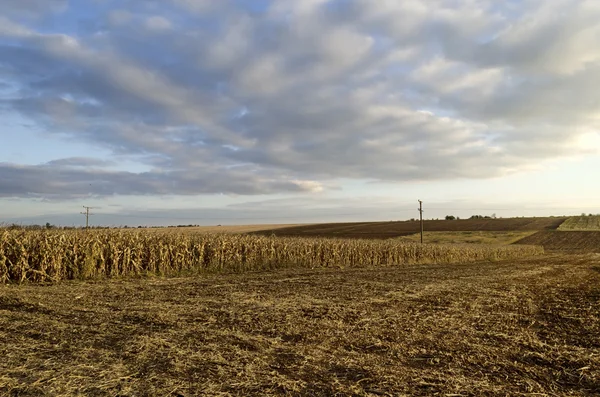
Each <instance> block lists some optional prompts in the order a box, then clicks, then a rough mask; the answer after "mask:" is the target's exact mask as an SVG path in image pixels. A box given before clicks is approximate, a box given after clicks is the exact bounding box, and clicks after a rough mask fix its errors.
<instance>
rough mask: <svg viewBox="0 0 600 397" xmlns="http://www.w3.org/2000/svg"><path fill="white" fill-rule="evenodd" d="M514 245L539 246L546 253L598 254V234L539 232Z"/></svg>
mask: <svg viewBox="0 0 600 397" xmlns="http://www.w3.org/2000/svg"><path fill="white" fill-rule="evenodd" d="M516 244H527V245H541V246H543V247H544V249H545V250H548V251H564V252H597V253H600V232H593V231H541V232H537V233H535V234H532V235H531V236H528V237H525V238H523V239H521V240H519V241H517V243H516Z"/></svg>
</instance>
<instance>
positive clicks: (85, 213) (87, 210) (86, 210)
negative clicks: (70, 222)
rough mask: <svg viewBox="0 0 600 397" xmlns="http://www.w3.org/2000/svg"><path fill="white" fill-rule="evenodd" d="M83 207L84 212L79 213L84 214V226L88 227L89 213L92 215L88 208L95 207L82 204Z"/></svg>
mask: <svg viewBox="0 0 600 397" xmlns="http://www.w3.org/2000/svg"><path fill="white" fill-rule="evenodd" d="M83 208H85V212H80V214H83V215H85V228H86V229H89V227H90V215H94V214H90V210H91V209H94V208H96V207H86V206H85V205H84V206H83Z"/></svg>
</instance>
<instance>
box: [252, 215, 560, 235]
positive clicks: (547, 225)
mask: <svg viewBox="0 0 600 397" xmlns="http://www.w3.org/2000/svg"><path fill="white" fill-rule="evenodd" d="M565 219H567V218H566V217H542V218H498V219H491V218H490V219H460V220H452V221H450V220H448V221H447V220H426V221H424V229H425V231H426V232H465V231H482V232H483V231H486V232H516V231H519V232H523V231H531V232H534V231H538V230H555V229H556V228H558V227H559V226H560V225H561V224H562V223H563V222H564V221H565ZM420 228H421V226H420V223H419V221H400V222H355V223H319V224H313V225H299V226H289V227H278V228H272V229H264V230H260V231H256V232H255V233H257V234H267V235H271V234H274V235H276V236H292V237H336V238H382V239H385V238H394V237H401V236H407V235H410V234H414V233H417V232H419V231H420V230H421V229H420Z"/></svg>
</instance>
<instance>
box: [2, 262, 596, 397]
mask: <svg viewBox="0 0 600 397" xmlns="http://www.w3.org/2000/svg"><path fill="white" fill-rule="evenodd" d="M598 335H600V255H596V254H586V255H570V256H569V255H562V254H556V255H550V256H546V257H541V258H535V259H524V260H519V261H512V262H509V261H506V262H485V263H475V264H464V265H443V266H441V265H415V266H403V267H396V268H385V269H381V268H378V269H344V270H339V269H336V270H332V269H322V270H306V269H304V270H290V269H287V270H281V271H275V272H256V273H245V274H220V275H217V274H215V275H205V276H197V277H190V278H174V279H138V280H110V281H108V280H107V281H96V282H65V283H61V284H54V285H34V284H30V285H20V286H19V285H4V286H0V357H1V358H2V359H1V360H0V395H6V396H253V395H256V396H280V395H281V396H283V395H288V396H446V397H449V396H598V395H600V338H599V337H598Z"/></svg>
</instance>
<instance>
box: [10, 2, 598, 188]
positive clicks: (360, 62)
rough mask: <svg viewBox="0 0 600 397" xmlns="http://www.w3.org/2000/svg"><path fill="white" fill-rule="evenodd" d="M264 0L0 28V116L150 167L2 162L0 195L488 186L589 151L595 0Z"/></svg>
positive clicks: (150, 6) (136, 8)
mask: <svg viewBox="0 0 600 397" xmlns="http://www.w3.org/2000/svg"><path fill="white" fill-rule="evenodd" d="M15 4H16V2H15ZM55 4H56V5H57V6H60V5H61V4H62V3H61V2H58V1H57V2H56V3H55ZM265 4H267V5H268V7H266V8H265V9H250V8H248V7H249V6H248V5H247V4H245V3H244V2H234V1H230V2H219V5H218V6H216V5H215V2H208V1H187V0H174V1H172V2H169V3H167V2H141V1H135V0H131V1H128V2H123V3H120V4H119V6H120V7H121V8H119V9H111V8H107V9H104V10H103V12H102V13H99V15H100V16H99V19H98V21H96V23H94V24H91V26H98V27H101V28H98V30H97V31H90V32H87V31H86V32H87V33H79V34H78V36H74V35H73V34H72V33H70V34H60V33H61V32H57V33H53V34H50V33H41V32H38V31H36V30H35V28H32V27H26V26H23V25H20V24H19V23H18V22H16V20H7V21H9V22H11V23H10V24H5V25H4V28H0V46H1V47H0V78H1V79H3V80H8V81H11V82H12V83H14V84H15V85H17V86H18V90H17V93H16V94H15V95H11V96H8V97H5V98H3V99H1V102H0V108H5V109H6V108H8V109H11V110H12V111H17V112H19V113H20V114H22V115H23V116H25V117H26V118H28V119H31V120H34V121H35V122H36V123H38V124H39V125H40V126H42V127H43V128H44V129H45V131H47V133H49V134H53V133H60V134H65V133H66V134H70V136H71V137H72V139H76V140H78V141H81V142H85V143H88V144H89V145H92V146H98V145H99V146H102V147H104V148H108V149H109V150H111V151H112V152H113V153H115V154H118V155H119V156H124V157H127V156H129V157H130V158H131V159H133V160H134V161H142V162H144V163H145V164H146V165H147V166H148V167H150V168H152V169H153V171H151V172H149V173H141V174H134V173H127V172H114V171H110V172H109V171H102V172H100V171H98V170H96V169H93V168H94V167H101V166H102V165H101V164H87V167H88V168H86V165H85V164H81V165H78V169H77V170H73V169H72V168H73V167H70V168H69V167H68V166H69V161H70V160H64V161H63V162H61V161H60V160H59V161H58V162H55V163H52V164H47V165H45V166H37V167H19V166H16V165H10V166H8V165H4V167H5V171H6V172H7V173H10V174H11V175H13V176H12V177H11V178H12V179H10V180H8V179H7V181H8V182H6V183H3V184H1V185H0V195H3V196H11V195H17V196H18V195H31V194H36V195H52V194H57V195H59V196H60V195H64V196H72V195H73V196H74V195H78V194H82V193H81V192H82V191H85V189H83V187H84V186H83V183H84V180H85V179H86V178H92V179H94V178H96V179H94V180H99V181H102V182H101V183H98V185H97V186H98V187H97V188H95V189H97V190H94V191H93V192H92V193H93V194H96V195H103V194H107V195H110V194H162V192H164V191H169V188H172V189H173V190H174V192H177V193H179V194H199V193H219V192H228V193H235V194H259V193H273V192H278V191H280V192H286V191H298V190H300V191H301V190H311V189H306V187H307V186H313V187H314V186H321V185H323V186H328V185H335V182H336V181H337V180H339V179H341V178H349V179H361V180H365V179H366V180H375V181H377V180H381V181H406V180H432V179H449V178H450V179H451V178H489V177H495V176H499V175H504V174H506V173H511V172H518V171H519V170H521V169H525V168H527V167H529V166H531V165H535V164H539V163H540V162H543V161H545V160H552V159H556V158H560V157H563V156H573V155H578V154H583V153H585V152H588V151H590V150H592V149H593V148H591V149H590V148H589V147H588V148H585V147H582V146H581V145H578V139H579V137H581V136H583V134H586V133H588V134H589V133H597V131H598V128H599V125H598V124H599V122H598V118H597V109H598V104H599V103H600V102H599V101H600V96H599V94H598V93H597V90H596V89H595V87H596V86H597V85H598V84H597V83H600V81H599V80H600V77H599V76H600V50H599V49H598V48H599V47H598V46H597V45H595V42H596V39H597V37H598V33H600V22H599V21H600V7H598V6H595V5H594V4H595V3H592V2H585V1H581V2H567V1H552V2H547V1H541V0H540V1H529V2H521V3H513V2H506V4H504V3H502V4H498V2H493V1H486V0H477V1H445V0H436V1H431V2H422V1H417V0H411V1H403V2H381V4H380V3H378V4H377V5H374V3H373V2H371V1H367V0H350V1H344V2H337V1H329V2H328V1H297V2H296V1H294V2H284V1H271V2H265ZM11 9H13V10H15V9H16V7H15V6H14V5H13V6H12V8H11ZM557 13H560V14H557ZM7 15H9V17H10V15H11V14H7ZM556 15H560V18H557V17H556ZM209 21H210V22H209ZM2 37H4V40H3V39H2ZM596 149H599V148H596ZM140 159H141V160H140ZM50 168H52V169H55V171H56V172H54V173H52V174H50V173H49V172H50V171H48V170H49V169H50ZM79 168H83V169H79ZM242 170H243V171H242ZM7 175H8V174H7ZM189 175H193V177H190V176H189ZM68 178H74V180H76V181H80V182H73V183H71V182H69V179H68ZM42 179H44V180H45V179H47V181H46V182H45V183H41V184H39V185H36V183H38V182H39V181H40V180H42ZM290 181H303V182H302V184H298V183H295V182H290ZM169 183H170V184H171V185H172V186H171V187H170V185H169ZM185 184H189V186H186V185H185ZM311 184H312V185H311ZM65 192H66V193H65Z"/></svg>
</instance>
